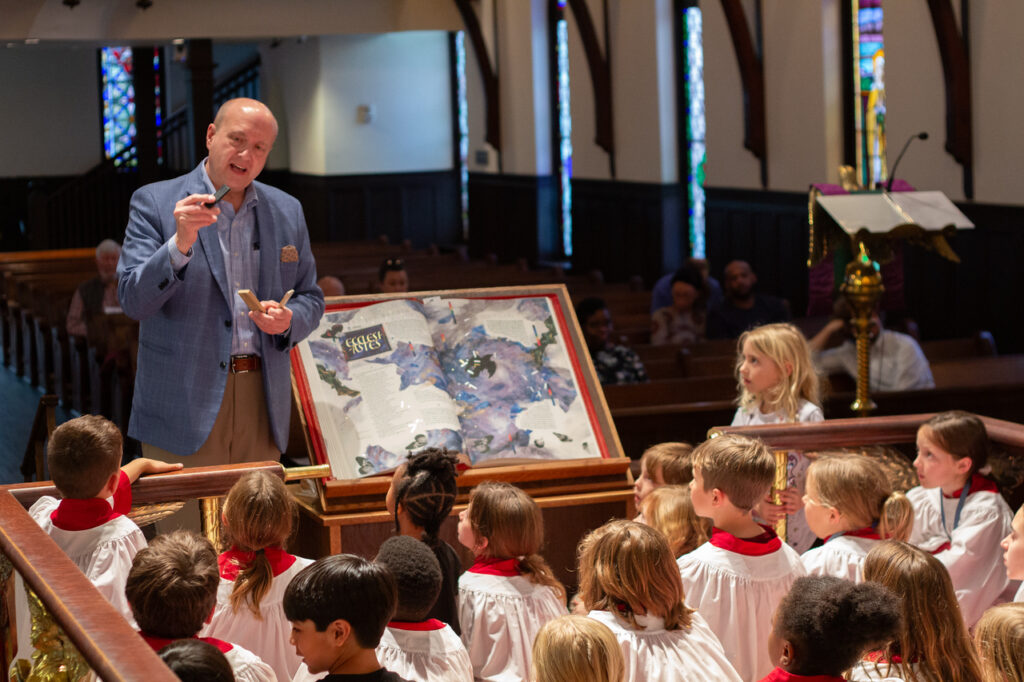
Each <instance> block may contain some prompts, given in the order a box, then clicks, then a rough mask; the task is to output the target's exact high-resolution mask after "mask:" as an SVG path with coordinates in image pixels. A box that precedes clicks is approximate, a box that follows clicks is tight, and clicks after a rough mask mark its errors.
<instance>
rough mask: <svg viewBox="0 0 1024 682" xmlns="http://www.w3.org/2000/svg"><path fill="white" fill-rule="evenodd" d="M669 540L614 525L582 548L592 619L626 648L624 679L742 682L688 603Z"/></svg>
mask: <svg viewBox="0 0 1024 682" xmlns="http://www.w3.org/2000/svg"><path fill="white" fill-rule="evenodd" d="M674 559H675V558H674V557H673V556H672V552H671V551H670V550H669V547H668V542H667V541H666V540H665V536H664V535H662V534H661V533H659V532H658V531H656V530H654V529H653V528H651V527H649V526H645V525H643V524H641V523H636V522H634V521H624V520H617V521H610V522H608V523H606V524H605V525H603V526H601V527H600V528H598V529H597V530H595V531H593V532H591V533H590V534H589V535H587V536H586V537H585V538H583V541H582V542H581V543H580V547H579V565H578V569H579V576H580V596H581V599H582V601H583V605H584V607H586V608H587V609H588V610H589V613H588V616H589V617H590V618H594V619H596V620H599V621H601V622H602V623H604V624H605V625H607V626H608V627H609V628H610V629H611V631H612V634H614V635H615V638H616V639H618V640H619V644H620V645H621V646H622V657H623V659H624V660H625V663H626V680H628V681H629V682H643V681H644V680H659V682H685V681H688V680H692V681H694V682H729V681H736V682H739V680H740V676H739V675H738V674H737V673H736V670H735V669H734V668H733V666H732V664H730V663H729V660H728V658H726V654H725V652H724V651H723V650H722V645H721V644H720V643H719V641H718V638H717V637H716V636H715V634H714V633H713V632H712V631H711V629H710V628H709V627H708V625H707V623H705V622H704V619H703V618H701V616H700V614H699V613H696V612H695V611H694V610H693V609H691V608H689V607H688V606H687V605H686V603H685V601H684V594H683V585H682V582H681V581H680V579H679V570H678V568H677V567H676V564H675V560H674Z"/></svg>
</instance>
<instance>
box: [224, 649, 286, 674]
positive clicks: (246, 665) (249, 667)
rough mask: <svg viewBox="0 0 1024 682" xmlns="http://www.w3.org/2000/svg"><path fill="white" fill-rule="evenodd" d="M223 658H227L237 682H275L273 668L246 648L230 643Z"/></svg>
mask: <svg viewBox="0 0 1024 682" xmlns="http://www.w3.org/2000/svg"><path fill="white" fill-rule="evenodd" d="M224 658H226V659H228V663H229V664H230V665H231V670H232V671H234V673H235V680H236V681H237V682H277V675H275V674H274V669H273V668H271V667H270V666H269V665H267V664H266V663H264V662H263V661H262V660H260V657H259V656H257V655H256V654H254V653H253V652H251V651H249V650H248V649H244V648H242V647H240V646H238V645H235V644H232V647H231V651H229V652H227V653H226V654H224Z"/></svg>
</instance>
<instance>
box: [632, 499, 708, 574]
mask: <svg viewBox="0 0 1024 682" xmlns="http://www.w3.org/2000/svg"><path fill="white" fill-rule="evenodd" d="M636 520H637V521H639V522H640V523H642V524H644V525H647V526H650V527H651V528H653V529H654V530H656V531H658V532H659V533H661V534H662V535H664V536H665V539H666V540H668V548H669V549H670V550H672V556H673V557H674V558H676V559H678V558H679V557H681V556H682V555H684V554H689V553H690V552H692V551H693V550H695V549H697V548H698V547H700V546H701V545H703V544H704V543H705V542H707V540H708V534H709V533H710V532H711V521H709V520H708V519H705V518H702V517H700V516H697V513H696V512H695V511H693V501H692V500H691V499H690V488H689V486H682V485H666V486H662V487H661V488H658V489H656V490H652V491H651V493H650V494H649V495H648V496H647V497H645V498H644V501H643V503H641V505H640V516H638V517H637V519H636Z"/></svg>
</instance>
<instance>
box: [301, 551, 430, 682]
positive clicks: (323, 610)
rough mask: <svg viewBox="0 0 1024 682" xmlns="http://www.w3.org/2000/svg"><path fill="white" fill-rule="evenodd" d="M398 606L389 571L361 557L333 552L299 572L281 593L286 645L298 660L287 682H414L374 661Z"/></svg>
mask: <svg viewBox="0 0 1024 682" xmlns="http://www.w3.org/2000/svg"><path fill="white" fill-rule="evenodd" d="M397 605H398V591H397V588H396V586H395V579H394V577H393V576H392V575H391V571H389V570H388V568H387V567H386V566H384V565H382V564H378V563H374V562H370V561H367V560H366V559H364V558H362V557H358V556H355V555H353V554H334V555H332V556H327V557H324V558H322V559H318V560H317V561H314V562H313V563H312V564H310V565H309V566H307V567H306V568H304V569H302V570H301V571H299V574H298V575H297V576H295V577H294V578H293V579H292V581H291V582H290V583H288V588H287V589H286V590H285V592H284V612H285V615H286V616H287V617H288V620H290V621H291V623H292V634H291V643H292V644H293V645H294V646H295V651H296V652H297V653H298V654H299V656H300V657H301V658H302V665H300V666H299V670H298V672H297V673H295V677H293V678H292V682H311V681H312V680H324V681H325V682H343V681H344V680H352V681H354V680H359V681H360V682H413V681H407V680H406V678H404V677H401V676H400V675H398V674H397V673H395V672H393V671H391V670H388V669H387V668H384V667H383V666H381V664H380V661H379V660H378V659H377V646H378V645H379V644H380V642H381V637H382V636H383V634H384V630H385V629H386V627H387V624H388V621H389V620H391V617H392V616H394V615H395V608H396V607H397Z"/></svg>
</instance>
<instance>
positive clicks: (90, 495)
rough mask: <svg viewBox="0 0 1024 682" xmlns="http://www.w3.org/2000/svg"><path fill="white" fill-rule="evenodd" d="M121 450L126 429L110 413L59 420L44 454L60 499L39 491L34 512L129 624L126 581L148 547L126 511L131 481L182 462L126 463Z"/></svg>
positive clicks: (37, 519) (172, 468)
mask: <svg viewBox="0 0 1024 682" xmlns="http://www.w3.org/2000/svg"><path fill="white" fill-rule="evenodd" d="M121 456H122V439H121V431H120V430H118V428H117V426H115V425H114V423H113V422H111V421H109V420H108V419H105V418H103V417H100V416H98V415H85V416H82V417H78V418H77V419H72V420H70V421H67V422H65V423H63V424H61V425H60V426H58V427H57V428H56V429H54V431H53V435H52V436H50V443H49V447H48V448H47V455H46V463H47V466H48V467H49V470H50V476H51V478H52V479H53V484H54V485H55V486H56V487H57V491H58V492H60V494H61V499H57V498H55V497H50V496H43V497H40V498H39V499H38V500H36V501H35V503H34V504H33V505H32V506H31V507H30V508H29V510H28V512H29V514H30V515H31V516H32V518H33V519H35V520H36V523H38V524H39V525H40V526H41V527H42V529H43V530H44V531H46V533H47V535H49V536H50V537H51V538H52V539H53V541H54V542H56V543H57V545H58V546H59V547H60V548H61V549H62V550H64V552H65V553H66V554H67V555H68V556H69V557H70V558H71V560H72V561H73V562H75V564H76V565H77V566H78V567H79V568H80V569H81V570H82V573H84V574H85V576H86V577H87V578H89V580H90V581H92V583H93V585H95V586H96V589H97V590H99V592H100V594H102V595H103V596H104V597H106V599H107V601H109V602H110V603H111V604H113V605H114V608H116V609H117V610H118V611H120V612H121V613H122V614H123V615H124V617H125V618H126V619H127V620H128V621H129V622H131V616H132V613H131V609H130V608H128V602H127V601H125V597H124V584H125V579H126V578H127V577H128V571H129V570H130V569H131V565H132V559H133V558H134V557H135V553H136V552H138V551H139V550H140V549H141V548H143V547H145V546H146V539H145V538H144V537H143V536H142V531H141V530H139V527H138V526H136V525H135V522H134V521H132V520H131V519H130V518H128V516H126V515H127V514H128V512H129V511H131V508H132V483H133V482H135V480H137V479H138V478H139V476H141V475H142V474H147V473H162V472H165V471H176V470H177V469H180V468H181V465H180V464H167V463H164V462H158V461H156V460H153V459H146V458H141V459H136V460H133V461H131V462H129V463H128V464H126V465H125V466H123V467H120V465H121ZM118 467H120V468H118Z"/></svg>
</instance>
